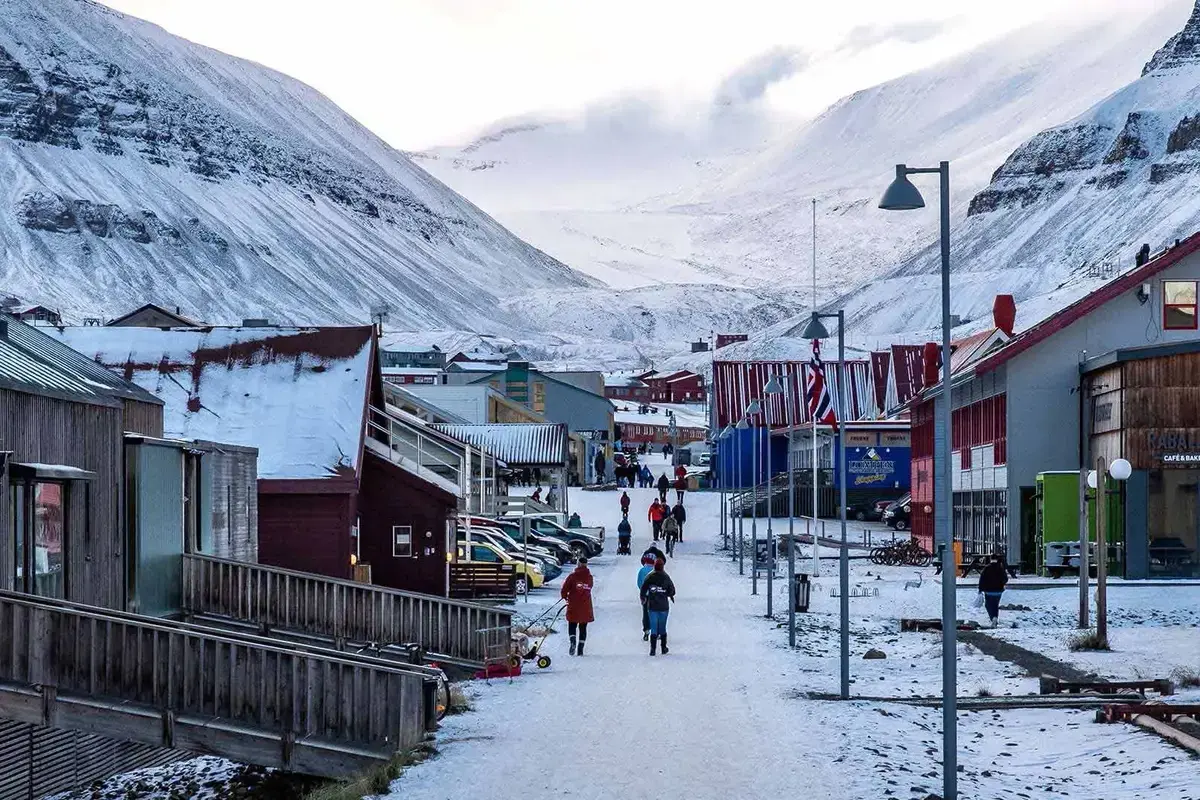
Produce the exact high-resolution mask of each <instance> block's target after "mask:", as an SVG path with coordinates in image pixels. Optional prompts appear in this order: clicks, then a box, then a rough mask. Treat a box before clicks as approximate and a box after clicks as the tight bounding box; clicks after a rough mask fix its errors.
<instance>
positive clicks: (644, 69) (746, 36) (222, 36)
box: [102, 0, 1165, 149]
mask: <svg viewBox="0 0 1200 800" xmlns="http://www.w3.org/2000/svg"><path fill="white" fill-rule="evenodd" d="M102 2H104V3H106V4H107V5H109V6H112V7H113V8H116V9H118V10H121V11H125V12H128V13H130V14H134V15H136V16H139V17H142V18H144V19H148V20H151V21H152V22H155V23H158V24H159V25H162V26H163V27H165V28H166V29H167V30H169V31H171V32H172V33H175V34H178V35H180V36H184V37H186V38H188V39H191V40H193V41H196V42H200V43H202V44H205V45H208V46H210V47H215V48H217V49H219V50H223V51H225V52H227V53H231V54H233V55H237V56H241V57H243V58H249V59H253V60H255V61H258V62H260V63H262V64H265V65H267V66H270V67H273V68H274V69H278V70H280V71H282V72H285V73H287V74H289V75H292V76H293V77H296V78H299V79H300V80H302V81H304V82H305V83H308V84H310V85H312V86H315V87H316V88H317V89H319V90H321V91H322V92H324V93H325V94H327V95H329V96H330V97H331V98H332V99H333V100H334V101H335V102H337V103H338V104H339V105H341V106H342V107H343V108H345V109H346V110H347V111H349V112H350V113H351V114H352V115H354V116H355V117H356V118H358V119H359V120H360V121H361V122H363V123H364V124H366V125H367V126H368V127H369V128H371V129H372V130H373V131H375V132H376V133H377V134H379V135H380V136H382V137H383V138H384V139H386V140H387V141H389V142H390V143H392V144H393V145H395V146H397V147H401V148H408V149H417V148H423V147H428V146H431V145H434V144H454V143H458V142H461V141H464V140H466V139H467V138H468V137H470V135H471V134H473V133H475V132H478V131H479V130H480V129H482V128H484V127H485V126H487V125H488V124H489V123H490V122H493V121H495V120H498V119H502V118H506V117H513V116H518V115H523V114H529V113H538V112H548V113H562V112H568V113H569V112H571V111H573V110H578V109H581V108H583V107H585V106H587V105H589V104H592V103H595V102H598V101H604V100H607V99H609V98H612V97H614V96H619V95H623V94H629V93H654V94H657V95H658V96H660V97H665V98H671V99H673V100H677V101H679V102H681V103H686V102H689V101H691V100H696V99H700V98H708V97H713V96H716V95H719V94H722V93H725V94H730V93H731V94H733V95H739V94H749V95H755V94H758V93H762V92H763V91H764V90H765V88H767V87H768V84H769V88H770V90H771V93H770V97H769V100H770V103H771V106H772V108H773V109H775V110H778V111H780V112H783V113H787V114H792V115H796V116H807V115H811V114H814V113H816V112H818V111H820V110H821V109H822V108H824V107H825V106H827V105H828V104H830V103H831V102H833V101H834V100H837V99H838V98H839V97H841V96H843V95H845V94H848V93H850V92H852V91H854V90H856V89H861V88H865V87H867V86H870V85H873V84H876V83H879V82H881V81H883V80H887V79H888V78H892V77H895V76H896V75H898V74H901V73H903V72H908V71H911V70H912V69H914V68H919V67H921V66H924V65H927V64H930V63H933V62H935V61H938V60H941V59H943V58H946V57H948V56H950V55H953V54H955V53H958V52H960V51H962V50H964V49H967V48H969V47H971V46H972V45H975V44H977V43H979V42H980V41H983V40H985V39H987V38H990V37H992V36H995V35H998V34H999V33H1002V32H1004V31H1007V30H1010V29H1013V28H1016V27H1019V26H1023V25H1028V24H1055V23H1054V20H1055V19H1059V18H1061V16H1060V15H1062V14H1065V13H1075V14H1093V13H1096V12H1097V10H1098V9H1101V8H1111V7H1114V6H1115V7H1119V8H1122V9H1123V10H1127V11H1131V12H1132V10H1134V9H1137V8H1139V7H1144V6H1145V4H1147V3H1154V4H1159V3H1161V2H1165V0H1004V2H990V1H989V0H904V1H903V2H896V0H711V1H710V0H337V2H327V0H320V1H318V0H102ZM748 65H749V66H748ZM780 77H782V78H785V79H786V80H778V81H776V80H775V79H776V78H780Z"/></svg>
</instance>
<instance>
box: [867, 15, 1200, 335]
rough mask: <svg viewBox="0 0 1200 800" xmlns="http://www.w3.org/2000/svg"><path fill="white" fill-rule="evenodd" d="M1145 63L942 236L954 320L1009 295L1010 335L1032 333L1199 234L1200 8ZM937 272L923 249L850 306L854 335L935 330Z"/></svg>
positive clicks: (1005, 167) (1030, 153)
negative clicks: (1013, 308) (1148, 257)
mask: <svg viewBox="0 0 1200 800" xmlns="http://www.w3.org/2000/svg"><path fill="white" fill-rule="evenodd" d="M1164 38H1166V37H1164ZM1151 55H1152V56H1153V57H1151ZM1146 57H1147V59H1148V63H1147V64H1146V65H1145V68H1144V69H1143V70H1142V71H1141V76H1140V77H1138V78H1136V79H1135V80H1133V81H1132V82H1131V83H1129V84H1128V85H1127V86H1125V87H1123V88H1121V89H1119V90H1117V91H1116V92H1114V93H1113V94H1111V95H1110V96H1109V97H1107V98H1105V99H1103V100H1102V101H1101V102H1099V103H1097V104H1096V105H1094V106H1093V107H1092V108H1090V109H1089V110H1087V111H1086V112H1084V113H1083V114H1081V115H1079V116H1077V117H1075V118H1073V119H1071V120H1070V121H1068V122H1065V123H1063V124H1059V125H1056V126H1054V127H1051V128H1048V129H1046V130H1044V131H1042V132H1040V133H1038V134H1037V135H1035V136H1033V137H1032V138H1030V139H1028V140H1027V141H1026V142H1024V143H1023V144H1021V145H1020V146H1019V147H1017V148H1016V149H1015V150H1013V152H1012V153H1011V155H1009V156H1008V158H1007V159H1006V160H1005V161H1004V162H1003V164H1002V165H1001V166H1000V167H999V168H998V169H997V170H996V171H995V173H994V175H993V176H992V180H991V182H990V183H989V184H988V186H987V187H986V188H984V189H982V190H981V191H979V192H978V193H977V194H976V195H975V196H974V197H973V198H972V199H971V201H970V203H969V206H968V209H967V215H966V217H965V219H962V220H959V221H958V224H957V226H956V228H955V230H954V235H953V237H952V251H951V257H952V260H953V264H954V279H953V283H952V289H953V293H954V300H953V306H954V307H953V309H952V310H953V312H954V313H956V314H959V315H960V316H962V317H964V318H970V319H979V318H984V317H986V316H987V314H988V310H989V309H990V307H991V302H992V296H993V295H994V294H995V293H997V292H1009V293H1012V294H1014V295H1016V298H1017V308H1018V326H1019V327H1020V326H1024V325H1029V324H1032V323H1034V322H1036V321H1037V320H1038V319H1040V318H1041V317H1043V316H1045V315H1047V314H1049V313H1052V312H1053V311H1054V310H1055V309H1057V308H1059V307H1061V306H1062V305H1065V304H1066V303H1068V302H1070V301H1072V300H1074V299H1076V298H1078V297H1080V296H1082V295H1083V294H1085V293H1087V292H1088V291H1090V290H1091V289H1092V288H1094V287H1095V286H1097V285H1099V284H1100V283H1102V282H1104V281H1106V280H1109V279H1111V278H1112V277H1114V276H1115V275H1117V274H1120V273H1121V272H1124V271H1125V270H1127V269H1129V268H1131V267H1133V266H1134V257H1135V254H1136V252H1137V250H1138V249H1139V248H1140V247H1141V245H1142V244H1143V243H1145V244H1149V245H1150V247H1151V250H1153V251H1158V250H1160V249H1162V248H1164V247H1168V246H1170V245H1171V244H1172V243H1173V242H1174V241H1175V240H1176V239H1180V238H1183V237H1185V236H1188V235H1190V234H1192V233H1195V232H1196V231H1197V230H1200V199H1198V198H1200V2H1197V3H1196V4H1195V7H1194V10H1193V12H1192V16H1191V17H1190V19H1189V20H1188V21H1187V24H1186V26H1183V28H1182V30H1181V31H1179V32H1178V33H1176V34H1175V35H1174V36H1172V37H1170V39H1169V41H1168V43H1167V45H1166V46H1165V47H1162V48H1161V49H1159V50H1157V52H1156V51H1155V50H1154V49H1148V50H1147V53H1146ZM897 216H901V217H904V216H908V215H897ZM927 216H928V215H927ZM938 263H939V259H938V255H937V253H936V252H935V251H934V249H933V248H932V247H930V248H928V249H926V250H925V251H923V252H920V253H918V254H916V255H915V256H913V257H912V258H909V259H907V260H905V261H904V262H903V263H901V264H900V265H899V267H897V268H896V269H895V270H893V271H892V272H890V273H889V274H888V275H887V276H885V278H884V279H883V280H880V281H877V282H876V283H875V284H874V285H872V286H871V287H869V288H866V289H864V290H862V291H859V292H856V293H853V294H852V295H851V296H850V297H849V298H847V301H848V302H847V305H848V308H849V312H850V314H851V316H852V318H853V319H855V320H856V321H857V323H858V328H859V330H860V332H861V333H862V334H863V335H866V336H869V335H870V334H872V333H880V332H883V331H895V330H912V331H919V330H922V329H930V328H932V327H934V326H935V325H936V324H937V322H938V304H937V302H936V298H937V292H938V280H937V269H938ZM897 297H904V298H905V302H904V303H895V302H894V298H897Z"/></svg>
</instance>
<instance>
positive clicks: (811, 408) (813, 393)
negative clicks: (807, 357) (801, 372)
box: [804, 339, 837, 425]
mask: <svg viewBox="0 0 1200 800" xmlns="http://www.w3.org/2000/svg"><path fill="white" fill-rule="evenodd" d="M804 394H805V399H807V400H808V417H809V419H811V420H814V421H815V422H817V423H819V424H821V425H836V424H837V414H835V413H834V411H833V398H832V397H830V395H829V386H828V385H827V384H826V383H825V367H824V366H822V365H821V343H820V342H819V341H818V340H816V339H813V343H812V361H810V362H809V365H808V385H807V386H806V387H805V391H804Z"/></svg>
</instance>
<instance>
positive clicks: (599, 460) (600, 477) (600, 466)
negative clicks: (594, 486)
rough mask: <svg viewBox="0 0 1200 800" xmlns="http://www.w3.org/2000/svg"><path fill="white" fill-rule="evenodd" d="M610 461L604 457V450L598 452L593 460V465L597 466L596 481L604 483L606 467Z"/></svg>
mask: <svg viewBox="0 0 1200 800" xmlns="http://www.w3.org/2000/svg"><path fill="white" fill-rule="evenodd" d="M607 465H608V462H607V461H605V459H604V451H603V450H600V451H598V452H597V453H596V460H595V461H593V462H592V466H594V467H595V468H596V483H604V477H605V471H604V468H605V467H606V466H607Z"/></svg>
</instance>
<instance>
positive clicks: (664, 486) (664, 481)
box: [658, 472, 671, 503]
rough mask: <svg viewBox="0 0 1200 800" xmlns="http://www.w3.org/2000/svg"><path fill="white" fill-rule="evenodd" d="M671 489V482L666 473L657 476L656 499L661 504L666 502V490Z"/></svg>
mask: <svg viewBox="0 0 1200 800" xmlns="http://www.w3.org/2000/svg"><path fill="white" fill-rule="evenodd" d="M670 488H671V481H670V480H669V479H668V478H667V473H665V472H664V473H663V474H662V475H659V476H658V499H659V500H661V501H662V502H664V503H665V502H667V490H668V489H670Z"/></svg>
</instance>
